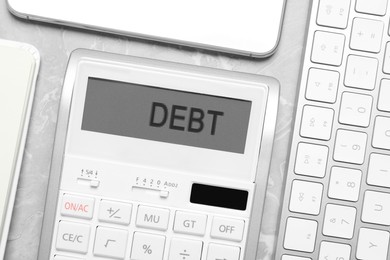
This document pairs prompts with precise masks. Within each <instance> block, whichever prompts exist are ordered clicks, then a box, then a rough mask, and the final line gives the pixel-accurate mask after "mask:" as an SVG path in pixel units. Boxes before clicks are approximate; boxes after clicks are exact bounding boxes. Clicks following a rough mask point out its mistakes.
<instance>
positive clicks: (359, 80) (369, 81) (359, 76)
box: [344, 55, 378, 90]
mask: <svg viewBox="0 0 390 260" xmlns="http://www.w3.org/2000/svg"><path fill="white" fill-rule="evenodd" d="M377 70H378V60H377V59H374V58H368V57H363V56H356V55H349V56H348V60H347V70H346V73H345V81H344V83H345V86H347V87H351V88H360V89H368V90H373V89H374V88H375V82H376V74H377Z"/></svg>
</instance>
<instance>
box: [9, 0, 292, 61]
mask: <svg viewBox="0 0 390 260" xmlns="http://www.w3.org/2000/svg"><path fill="white" fill-rule="evenodd" d="M284 5H285V0H272V1H270V0H230V1H226V0H213V1H209V0H187V1H183V0H142V1H138V0H112V1H109V0H98V1H96V0H82V1H80V0H56V1H53V0H8V7H9V10H10V11H11V12H12V13H13V14H15V15H17V16H19V17H23V18H27V19H32V20H39V21H45V22H51V23H58V24H63V25H69V26H75V27H80V28H87V29H93V30H98V31H105V32H113V33H117V34H122V35H129V36H133V37H138V38H144V39H152V40H158V41H162V42H169V43H176V44H181V45H187V46H194V47H199V48H206V49H212V50H217V51H222V52H228V53H234V54H241V55H247V56H253V57H264V56H269V55H271V54H272V53H273V52H274V51H275V49H276V46H277V44H278V42H279V35H280V30H281V24H282V17H283V13H284Z"/></svg>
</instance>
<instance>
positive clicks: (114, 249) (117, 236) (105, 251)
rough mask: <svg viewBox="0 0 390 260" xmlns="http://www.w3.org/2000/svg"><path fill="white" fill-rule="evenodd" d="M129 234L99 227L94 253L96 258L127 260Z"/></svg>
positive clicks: (119, 230)
mask: <svg viewBox="0 0 390 260" xmlns="http://www.w3.org/2000/svg"><path fill="white" fill-rule="evenodd" d="M127 237H128V232H127V231H126V230H122V229H113V228H105V227H97V229H96V237H95V246H94V250H93V253H94V255H96V256H101V257H108V258H114V259H125V254H126V245H127Z"/></svg>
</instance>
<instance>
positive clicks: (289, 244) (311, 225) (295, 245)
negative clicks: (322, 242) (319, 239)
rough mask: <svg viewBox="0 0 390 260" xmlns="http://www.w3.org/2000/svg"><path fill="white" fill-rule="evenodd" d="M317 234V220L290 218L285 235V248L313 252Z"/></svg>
mask: <svg viewBox="0 0 390 260" xmlns="http://www.w3.org/2000/svg"><path fill="white" fill-rule="evenodd" d="M316 235H317V222H316V221H313V220H307V219H300V218H288V219H287V223H286V233H285V236H284V248H286V249H291V250H296V251H303V252H313V251H314V245H315V241H316Z"/></svg>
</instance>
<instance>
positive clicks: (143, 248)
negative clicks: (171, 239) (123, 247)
mask: <svg viewBox="0 0 390 260" xmlns="http://www.w3.org/2000/svg"><path fill="white" fill-rule="evenodd" d="M164 246H165V236H159V235H152V234H146V233H141V232H135V233H134V239H133V246H132V249H131V258H130V259H132V260H140V259H142V260H162V258H163V255H164Z"/></svg>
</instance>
